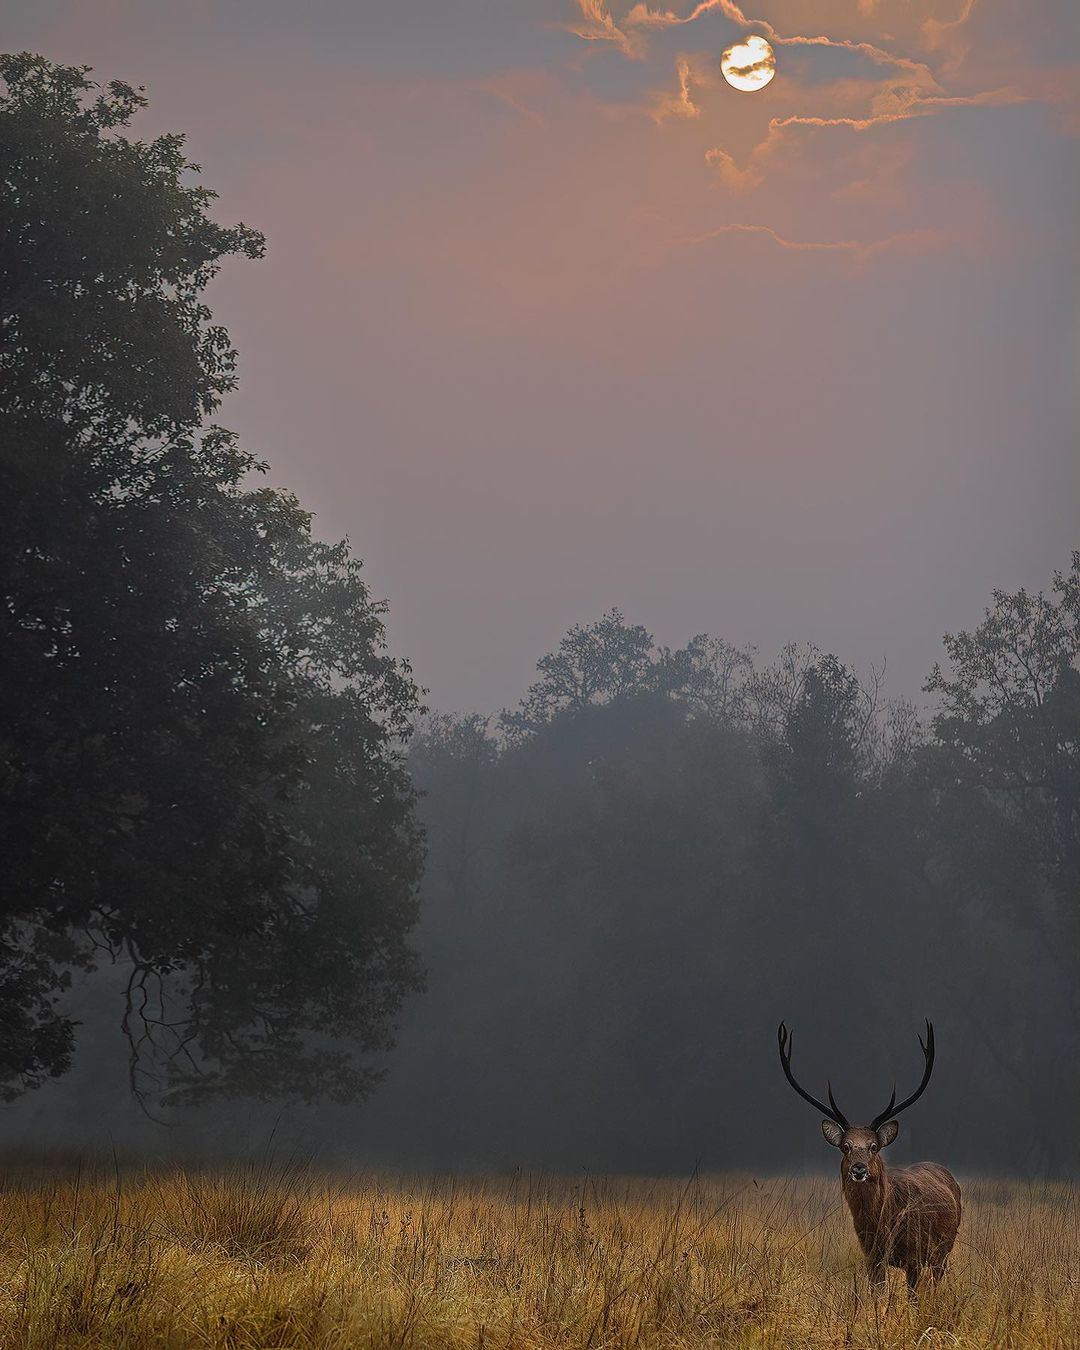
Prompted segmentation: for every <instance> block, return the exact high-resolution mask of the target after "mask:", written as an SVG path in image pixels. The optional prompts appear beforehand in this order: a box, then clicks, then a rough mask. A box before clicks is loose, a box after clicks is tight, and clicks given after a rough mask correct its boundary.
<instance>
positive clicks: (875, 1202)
mask: <svg viewBox="0 0 1080 1350" xmlns="http://www.w3.org/2000/svg"><path fill="white" fill-rule="evenodd" d="M840 1184H841V1187H842V1188H843V1192H844V1199H845V1200H846V1201H847V1207H848V1209H849V1210H850V1211H851V1218H852V1222H853V1223H854V1225H855V1231H856V1233H858V1234H859V1236H860V1237H861V1236H862V1235H863V1234H866V1235H868V1236H870V1235H873V1234H874V1233H876V1232H877V1231H878V1227H879V1225H880V1222H881V1212H882V1210H883V1209H884V1208H885V1206H886V1203H887V1201H888V1198H889V1177H888V1174H887V1173H886V1171H885V1164H884V1163H882V1165H881V1172H880V1174H879V1175H877V1176H872V1177H871V1178H870V1179H869V1180H868V1181H852V1180H851V1179H850V1177H847V1176H844V1177H842V1178H841V1181H840Z"/></svg>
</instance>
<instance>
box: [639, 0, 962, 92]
mask: <svg viewBox="0 0 1080 1350" xmlns="http://www.w3.org/2000/svg"><path fill="white" fill-rule="evenodd" d="M715 12H719V13H720V14H722V15H723V16H724V18H726V19H729V20H730V21H731V22H732V23H735V24H738V25H739V27H740V28H755V29H758V30H759V31H761V32H762V33H764V34H765V36H766V37H767V38H768V39H769V41H770V42H772V43H775V44H776V45H777V46H781V47H831V48H833V49H835V50H838V51H850V52H854V53H857V54H858V55H860V56H865V57H866V58H868V59H869V60H870V61H872V62H873V63H874V64H875V65H878V66H894V67H896V68H897V69H898V70H906V71H907V72H908V73H909V74H911V75H913V76H914V77H916V78H917V79H918V81H919V82H920V83H923V84H925V85H926V86H927V87H928V88H934V89H937V88H939V86H938V83H937V81H936V80H935V78H934V75H933V73H932V72H931V70H930V68H929V66H927V65H925V64H923V63H922V62H921V61H913V60H911V58H910V57H907V56H897V55H896V54H895V53H893V52H887V51H885V50H884V49H883V48H882V47H876V46H874V45H873V43H870V42H854V41H852V40H851V39H849V38H832V37H827V36H826V35H825V34H819V35H818V36H817V37H802V36H798V35H793V36H789V37H785V36H784V34H783V33H781V32H780V31H779V29H777V28H774V27H773V25H772V24H771V23H769V22H768V20H767V19H749V18H747V16H746V14H745V12H744V11H743V10H742V9H741V8H740V6H739V5H737V4H735V3H734V0H701V3H699V4H697V5H695V6H694V8H693V9H692V10H691V11H690V13H689V14H687V15H684V16H683V17H680V16H679V15H678V14H676V13H675V12H674V10H670V9H650V8H649V6H648V4H645V3H639V4H636V5H635V6H634V7H633V9H631V10H630V12H629V13H628V14H627V16H626V18H625V19H624V20H623V22H624V23H625V25H626V27H627V28H655V29H663V28H671V27H673V26H675V25H681V24H688V23H694V22H695V20H697V19H700V18H701V17H702V16H703V15H705V14H711V13H715Z"/></svg>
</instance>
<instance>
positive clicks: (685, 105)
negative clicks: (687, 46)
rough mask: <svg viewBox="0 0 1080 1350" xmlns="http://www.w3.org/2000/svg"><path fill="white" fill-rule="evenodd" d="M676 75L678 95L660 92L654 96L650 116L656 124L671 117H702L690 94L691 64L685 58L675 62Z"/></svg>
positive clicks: (682, 57) (681, 57)
mask: <svg viewBox="0 0 1080 1350" xmlns="http://www.w3.org/2000/svg"><path fill="white" fill-rule="evenodd" d="M675 73H676V76H677V77H678V81H679V89H678V93H675V94H672V93H668V92H664V91H658V92H656V93H654V94H653V96H652V105H653V106H652V109H651V110H650V113H649V116H650V117H651V118H652V119H653V121H654V122H665V121H666V120H667V119H668V118H669V117H700V116H701V109H700V108H699V107H698V106H697V104H696V103H695V102H694V100H693V97H692V95H691V93H690V62H689V61H688V60H687V58H686V57H685V56H680V57H679V58H678V60H677V61H676V62H675Z"/></svg>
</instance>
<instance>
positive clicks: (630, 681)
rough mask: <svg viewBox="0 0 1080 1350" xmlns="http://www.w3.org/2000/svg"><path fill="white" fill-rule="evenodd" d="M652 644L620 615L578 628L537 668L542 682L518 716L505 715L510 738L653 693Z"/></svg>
mask: <svg viewBox="0 0 1080 1350" xmlns="http://www.w3.org/2000/svg"><path fill="white" fill-rule="evenodd" d="M654 666H655V656H654V649H653V640H652V636H651V634H650V633H648V632H647V631H646V630H645V629H644V628H643V627H642V626H641V625H640V624H628V623H627V622H626V620H625V619H624V618H623V616H622V614H621V612H620V611H619V610H617V609H612V610H609V611H608V613H607V614H605V615H604V616H603V618H601V619H598V620H597V621H596V622H595V623H590V624H575V626H574V627H573V628H571V629H570V630H569V632H568V633H566V634H565V636H564V637H563V638H562V639H561V640H560V642H559V646H558V649H557V650H556V651H554V652H551V653H549V654H548V655H547V656H542V657H541V658H540V660H539V661H537V663H536V668H537V670H538V671H539V672H540V678H539V679H538V680H537V681H536V683H535V684H532V685H530V686H529V689H528V692H527V693H526V695H525V697H524V698H523V699H522V700H521V703H520V704H519V706H518V710H517V711H516V712H508V713H504V714H503V716H502V718H501V726H502V729H503V730H504V731H505V732H506V734H507V735H509V736H510V737H512V738H513V737H520V736H523V735H528V734H529V733H530V732H535V731H538V730H539V729H540V728H541V727H544V726H546V725H547V724H548V723H549V722H551V721H552V720H553V719H554V718H555V717H556V716H558V715H559V714H560V713H566V712H570V713H575V712H582V711H583V710H584V709H585V708H589V707H591V706H593V705H594V704H597V703H612V702H617V701H619V700H620V699H624V698H628V697H629V696H630V695H632V694H635V693H641V692H642V691H644V690H646V689H650V688H652V687H653V683H654Z"/></svg>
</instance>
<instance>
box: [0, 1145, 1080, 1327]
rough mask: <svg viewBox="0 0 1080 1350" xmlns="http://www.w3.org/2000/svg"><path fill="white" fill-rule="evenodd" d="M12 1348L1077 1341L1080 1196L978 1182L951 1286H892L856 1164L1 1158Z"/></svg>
mask: <svg viewBox="0 0 1080 1350" xmlns="http://www.w3.org/2000/svg"><path fill="white" fill-rule="evenodd" d="M4 1177H5V1184H4V1191H3V1194H2V1195H0V1345H2V1346H3V1347H4V1350H20V1348H22V1347H26V1348H27V1350H30V1348H31V1347H33V1350H64V1348H66V1347H75V1346H79V1347H88V1346H109V1347H116V1350H125V1348H131V1350H133V1348H134V1347H163V1348H164V1347H168V1348H170V1350H172V1348H173V1347H176V1348H179V1347H189V1346H213V1347H228V1348H229V1350H254V1348H255V1347H282V1348H284V1347H294V1348H296V1350H300V1348H301V1347H303V1348H304V1350H308V1347H342V1348H344V1347H374V1348H376V1350H382V1348H383V1347H386V1348H387V1350H389V1347H398V1348H399V1350H406V1347H412V1346H417V1347H425V1350H427V1348H430V1350H442V1348H444V1347H445V1348H448V1350H457V1348H458V1347H460V1348H461V1350H465V1347H472V1348H475V1350H480V1348H481V1347H492V1348H494V1347H507V1350H511V1348H512V1350H540V1347H548V1346H558V1347H566V1348H567V1350H586V1347H587V1348H588V1350H612V1348H614V1347H631V1346H642V1347H657V1348H659V1347H664V1348H665V1350H667V1348H668V1347H671V1348H674V1347H680V1348H685V1350H692V1348H696V1347H705V1346H867V1347H870V1346H873V1347H893V1346H896V1347H900V1346H925V1347H932V1346H964V1347H976V1346H995V1347H996V1346H1016V1347H1019V1346H1055V1347H1056V1346H1062V1347H1064V1346H1080V1192H1078V1189H1077V1188H1076V1187H1075V1186H1073V1185H1068V1184H1056V1183H1042V1184H1033V1185H1028V1184H1020V1183H1014V1182H1000V1181H977V1180H976V1181H972V1180H968V1181H966V1182H965V1183H964V1190H965V1201H966V1211H965V1216H964V1222H963V1225H962V1227H961V1231H960V1240H959V1242H958V1245H957V1248H956V1250H955V1252H954V1255H953V1259H952V1262H951V1265H950V1270H949V1274H948V1277H947V1279H946V1281H945V1282H944V1283H943V1284H942V1285H940V1286H937V1287H926V1288H921V1289H920V1297H919V1299H918V1301H917V1302H914V1303H913V1302H909V1300H908V1298H907V1296H906V1292H905V1290H904V1285H903V1279H902V1276H901V1275H900V1274H899V1272H893V1275H892V1279H893V1284H892V1285H891V1287H890V1291H889V1294H888V1297H887V1298H885V1299H882V1300H878V1301H874V1300H872V1299H871V1298H870V1296H869V1293H868V1290H867V1287H866V1284H865V1280H864V1277H863V1275H862V1269H861V1264H860V1259H859V1254H858V1251H857V1247H856V1243H855V1238H854V1235H853V1233H852V1231H851V1226H850V1222H849V1220H848V1216H847V1214H846V1212H845V1211H844V1210H843V1209H842V1207H841V1197H840V1194H839V1186H838V1184H837V1182H836V1180H835V1179H834V1178H824V1177H822V1178H820V1179H783V1178H780V1179H757V1178H752V1177H750V1176H736V1175H724V1176H716V1177H711V1176H710V1177H695V1178H692V1179H691V1180H689V1181H683V1182H679V1181H675V1180H658V1181H649V1180H643V1179H639V1178H605V1179H598V1178H590V1177H584V1176H582V1177H578V1178H559V1177H551V1176H542V1175H527V1174H513V1175H504V1176H496V1175H492V1176H488V1177H469V1178H456V1179H450V1178H420V1177H417V1178H407V1177H395V1178H390V1177H386V1176H376V1175H360V1174H357V1175H352V1176H347V1175H344V1174H327V1173H320V1172H317V1171H314V1170H312V1169H310V1168H306V1167H299V1166H294V1165H290V1164H279V1163H259V1164H253V1165H247V1166H242V1167H232V1168H229V1169H227V1170H221V1171H212V1170H206V1169H203V1168H186V1169H180V1168H172V1169H163V1168H147V1169H141V1170H137V1169H131V1168H122V1167H116V1168H114V1169H108V1168H88V1167H83V1168H75V1167H71V1168H66V1169H56V1168H45V1167H32V1166H26V1165H23V1166H21V1167H9V1168H7V1169H6V1171H5V1172H4Z"/></svg>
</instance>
